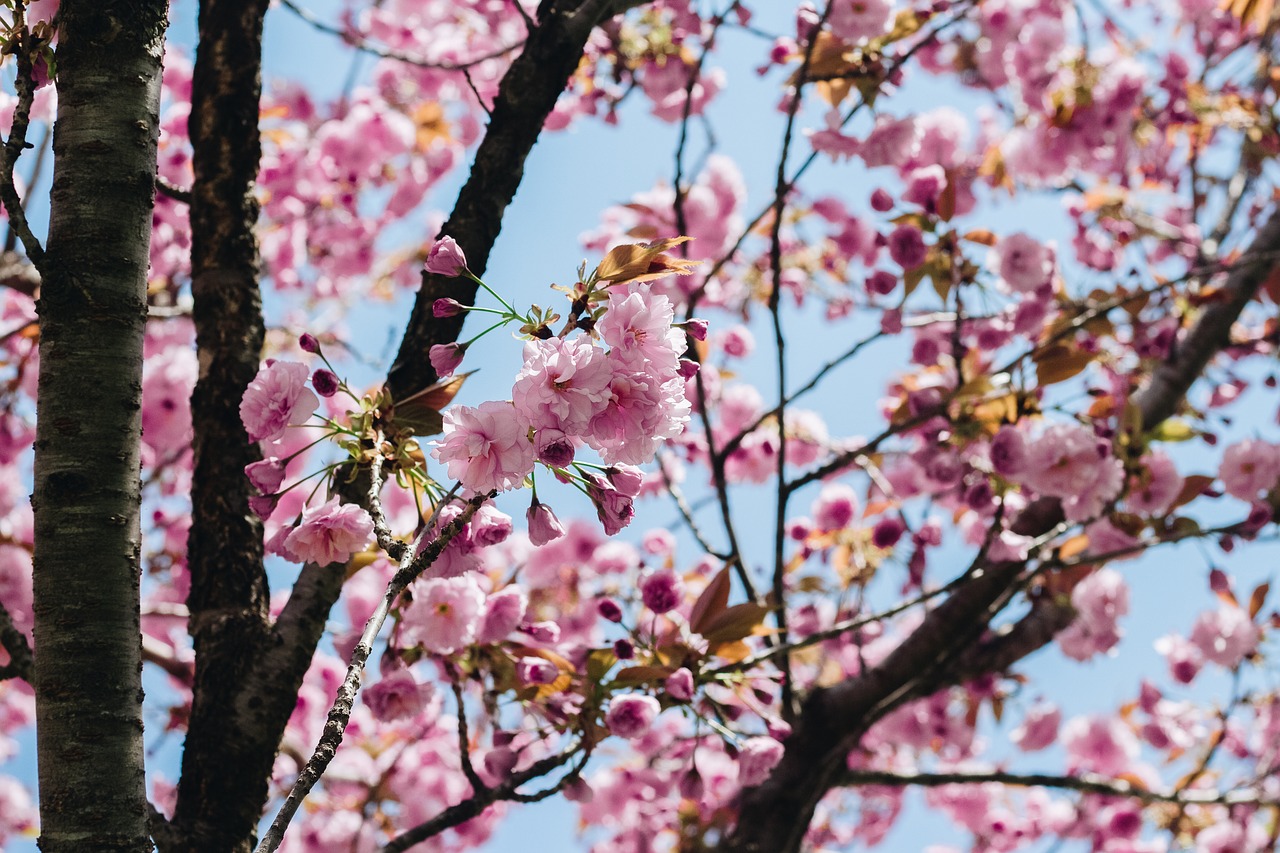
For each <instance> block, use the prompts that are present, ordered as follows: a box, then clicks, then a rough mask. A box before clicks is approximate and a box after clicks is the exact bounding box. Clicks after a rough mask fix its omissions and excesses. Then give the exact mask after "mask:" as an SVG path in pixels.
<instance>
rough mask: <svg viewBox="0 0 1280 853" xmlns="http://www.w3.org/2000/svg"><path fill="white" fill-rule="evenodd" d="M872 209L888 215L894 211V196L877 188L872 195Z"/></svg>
mask: <svg viewBox="0 0 1280 853" xmlns="http://www.w3.org/2000/svg"><path fill="white" fill-rule="evenodd" d="M871 209H872V210H875V211H878V212H879V213H886V212H888V211H890V210H893V196H891V195H889V193H888V192H887V191H886V190H884V189H883V188H880V187H877V188H876V190H875V192H873V193H872V194H871Z"/></svg>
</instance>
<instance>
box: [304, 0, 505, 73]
mask: <svg viewBox="0 0 1280 853" xmlns="http://www.w3.org/2000/svg"><path fill="white" fill-rule="evenodd" d="M280 5H281V6H284V7H285V8H286V9H288V10H289V11H290V12H292V13H293V14H295V15H297V16H298V17H299V18H301V19H302V20H303V21H305V22H307V23H308V24H310V25H311V26H312V27H314V28H315V29H317V30H319V31H320V32H322V33H327V34H328V35H331V36H335V37H337V38H340V39H342V41H343V42H344V43H345V44H346V45H347V46H348V47H351V48H353V49H355V50H359V51H361V52H363V53H368V54H372V55H373V56H377V57H380V58H382V59H394V60H396V61H398V62H404V63H406V64H408V65H416V66H417V67H419V68H434V69H436V70H439V71H466V70H467V69H469V68H474V67H476V66H477V65H480V64H481V63H484V62H488V61H489V60H491V59H501V58H502V57H504V56H506V55H507V54H509V53H511V52H513V51H515V50H518V49H519V48H520V47H522V46H523V45H524V39H521V40H520V41H518V42H515V43H514V44H509V45H505V46H503V47H499V48H497V49H495V50H490V51H486V52H485V53H482V54H480V55H478V56H476V57H474V58H472V59H468V60H467V61H465V62H446V61H444V60H432V59H426V58H424V57H421V56H415V55H414V54H411V53H405V52H403V51H399V50H395V49H394V48H390V47H386V46H385V45H377V44H374V43H373V42H371V41H369V40H368V39H367V38H365V37H364V36H363V35H360V34H359V33H353V32H350V31H348V30H345V29H343V28H342V27H335V26H334V25H333V24H330V23H328V22H326V21H324V20H322V19H321V18H320V17H319V16H317V15H316V14H315V13H313V12H312V11H311V10H309V9H306V8H304V7H302V6H300V5H298V4H297V3H295V2H294V0H280ZM517 5H519V4H518V3H517ZM521 11H523V10H521ZM526 18H527V16H526Z"/></svg>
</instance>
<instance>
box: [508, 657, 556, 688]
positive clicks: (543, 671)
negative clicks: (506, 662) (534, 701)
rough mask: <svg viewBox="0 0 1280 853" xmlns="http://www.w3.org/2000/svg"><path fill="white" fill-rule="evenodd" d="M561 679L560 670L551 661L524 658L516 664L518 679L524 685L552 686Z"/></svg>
mask: <svg viewBox="0 0 1280 853" xmlns="http://www.w3.org/2000/svg"><path fill="white" fill-rule="evenodd" d="M559 677H560V670H559V669H558V668H557V667H556V665H555V664H553V663H552V662H551V661H549V660H545V659H543V658H538V657H523V658H520V660H519V661H517V662H516V678H518V679H520V682H521V683H522V684H550V683H551V682H553V681H555V680H556V679H557V678H559Z"/></svg>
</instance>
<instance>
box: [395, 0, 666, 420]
mask: <svg viewBox="0 0 1280 853" xmlns="http://www.w3.org/2000/svg"><path fill="white" fill-rule="evenodd" d="M638 5H641V2H640V0H577V2H568V0H554V2H549V3H545V4H544V6H545V7H546V8H545V9H540V10H539V11H540V22H539V25H538V27H537V28H536V29H534V30H533V31H532V32H531V33H530V34H529V37H528V39H527V41H526V42H525V47H524V50H523V51H521V53H520V55H519V56H518V57H516V59H515V60H514V61H513V62H512V63H511V67H510V68H509V69H507V73H506V74H505V75H504V76H503V78H502V82H501V83H500V84H499V86H498V94H497V97H496V98H495V99H494V102H493V109H492V114H491V119H490V121H489V130H488V132H487V133H486V134H485V137H484V140H483V141H482V142H481V143H480V147H479V149H477V151H476V158H475V162H474V164H473V165H472V167H471V174H470V175H469V176H468V178H467V182H466V184H464V185H463V187H462V191H461V192H460V193H459V194H458V200H457V202H456V203H455V204H454V207H453V212H452V213H450V214H449V218H448V220H446V222H445V224H444V227H443V228H441V229H440V235H441V236H444V235H448V236H450V237H453V238H454V239H455V240H456V241H457V242H458V245H459V246H461V247H462V250H463V251H464V252H466V254H467V264H468V266H469V267H470V268H471V271H472V272H474V273H475V274H476V275H477V276H482V275H483V274H484V270H485V268H486V267H487V266H488V262H489V254H490V252H491V251H492V250H493V244H494V242H495V241H496V240H497V238H498V232H499V231H500V229H501V227H502V217H503V215H504V214H505V212H506V209H507V205H508V204H510V203H511V200H512V199H513V198H515V194H516V189H517V188H518V187H519V186H520V181H521V179H522V178H523V177H524V164H525V160H526V158H527V157H528V156H529V152H530V151H531V150H532V149H533V144H534V143H535V142H536V141H537V140H538V136H539V134H540V133H541V132H542V126H543V124H545V122H546V119H547V116H548V115H550V113H551V110H552V109H554V108H555V104H556V100H557V99H558V98H559V97H560V93H561V92H563V91H564V89H565V87H566V86H567V85H568V84H569V80H570V78H571V77H572V76H573V73H574V71H575V70H576V69H577V67H578V63H579V61H580V60H581V57H582V50H583V47H584V46H585V45H586V41H587V38H588V37H589V36H590V35H591V30H592V29H594V28H595V26H596V25H597V24H599V23H601V22H602V21H605V20H607V19H608V18H610V17H612V16H613V15H616V14H618V13H620V12H623V11H625V10H626V9H629V8H632V7H634V6H638ZM476 287H477V286H476V284H475V282H474V281H471V280H470V279H466V278H449V277H445V276H441V275H436V274H433V273H428V272H426V271H425V270H424V271H423V273H422V287H421V288H420V289H419V290H418V295H417V299H416V301H415V302H414V306H413V313H412V314H411V315H410V317H409V323H408V327H407V329H406V330H405V334H404V338H403V339H402V340H401V343H400V351H399V352H398V353H397V355H396V360H395V363H394V364H392V366H391V371H390V373H389V374H388V376H387V386H388V388H389V389H390V391H391V395H392V398H393V399H403V398H404V397H406V396H407V395H409V394H411V393H413V392H415V391H417V390H419V389H421V388H425V387H426V386H428V385H430V384H431V383H432V382H434V381H435V380H436V379H437V376H436V372H435V370H434V369H433V368H432V367H431V362H430V361H429V360H428V359H427V353H428V352H429V351H430V349H431V347H432V346H433V345H435V344H444V343H451V342H453V341H456V340H457V339H458V335H459V334H461V332H462V321H463V319H464V316H465V315H458V316H456V317H448V318H443V319H437V318H435V317H434V316H433V315H432V312H431V306H432V305H434V304H435V301H436V300H437V299H440V298H443V297H446V296H448V297H452V298H454V299H457V300H458V301H459V302H462V303H463V304H466V305H470V304H473V303H474V302H475V297H476Z"/></svg>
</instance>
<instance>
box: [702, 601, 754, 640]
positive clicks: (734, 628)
mask: <svg viewBox="0 0 1280 853" xmlns="http://www.w3.org/2000/svg"><path fill="white" fill-rule="evenodd" d="M768 612H769V608H768V607H763V606H761V605H759V604H752V603H750V602H748V603H746V604H735V605H734V606H733V607H730V608H728V609H727V610H725V611H724V612H723V613H721V614H720V616H719V617H717V618H716V619H714V620H712V622H711V623H710V624H709V625H708V626H707V628H706V630H705V631H703V632H702V636H704V637H706V638H707V640H708V641H709V642H712V643H725V642H732V641H733V640H741V639H742V638H743V637H750V636H751V632H752V631H754V630H755V628H756V626H757V625H759V624H760V623H761V622H762V621H764V617H765V615H766V614H768Z"/></svg>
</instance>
